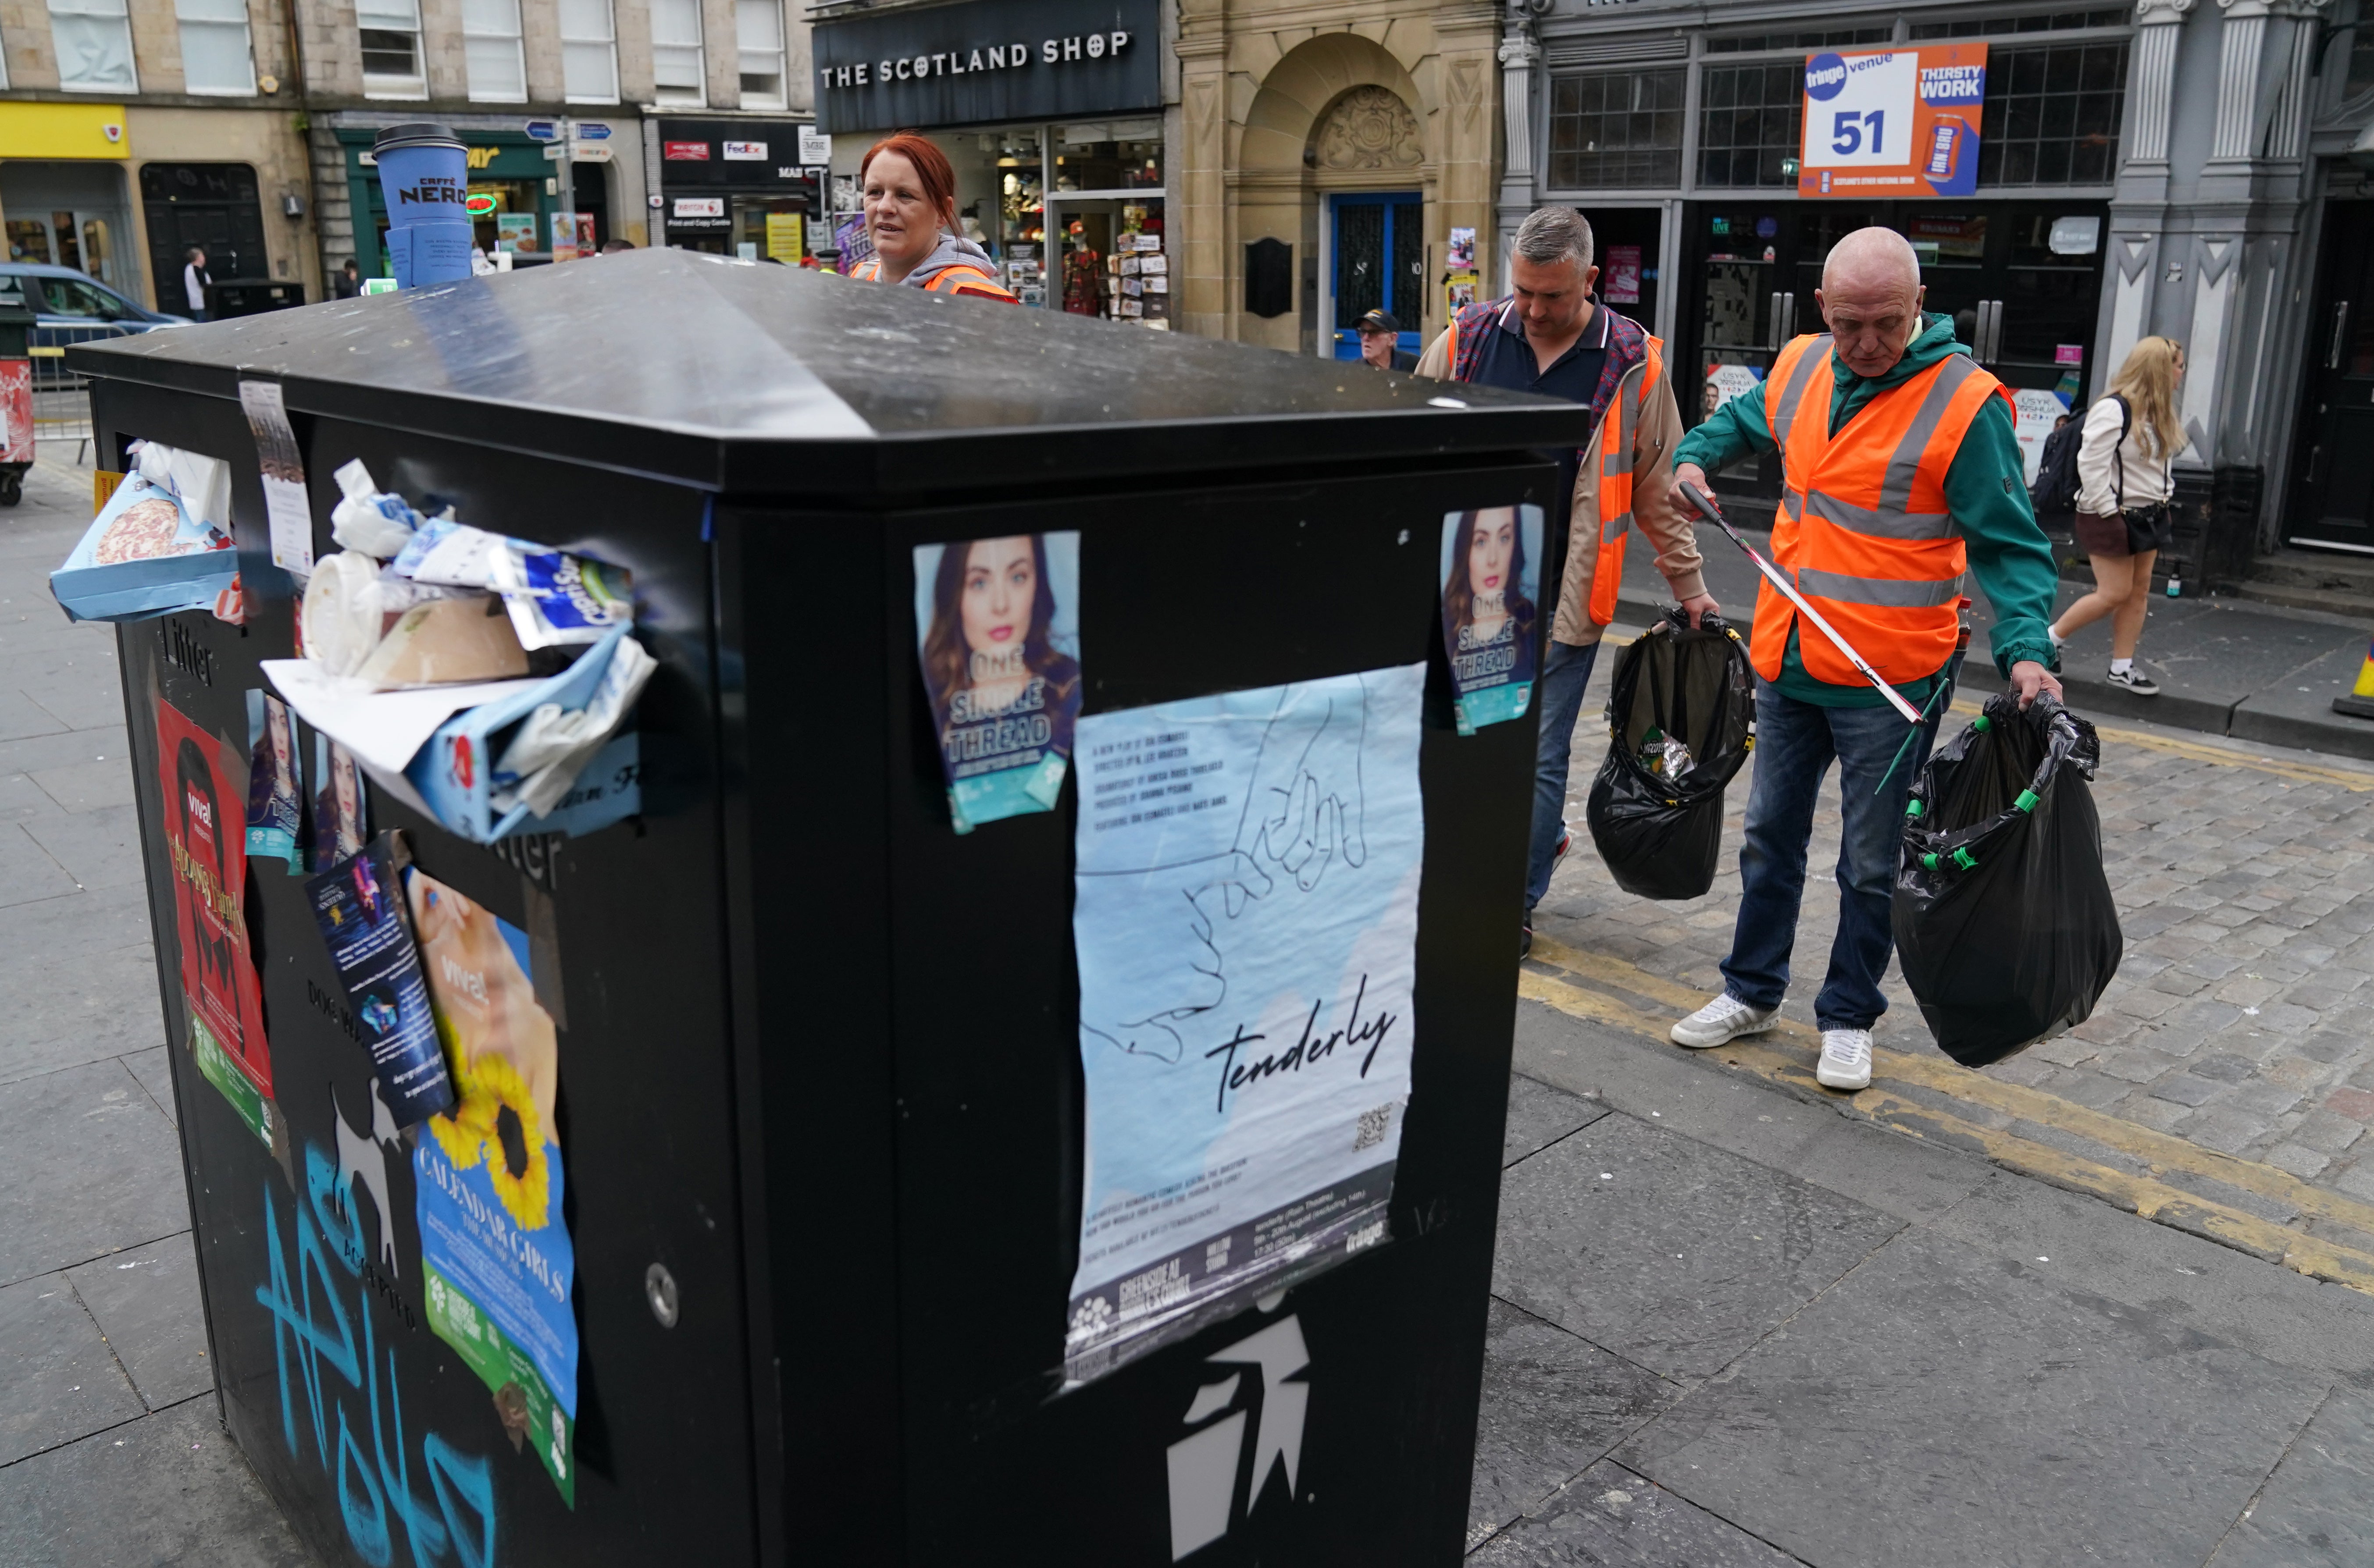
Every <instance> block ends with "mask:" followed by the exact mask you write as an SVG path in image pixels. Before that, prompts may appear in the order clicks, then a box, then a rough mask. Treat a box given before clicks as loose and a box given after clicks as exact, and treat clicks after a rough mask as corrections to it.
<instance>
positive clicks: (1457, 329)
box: [1451, 298, 1665, 626]
mask: <svg viewBox="0 0 2374 1568" xmlns="http://www.w3.org/2000/svg"><path fill="white" fill-rule="evenodd" d="M1515 308H1516V305H1515V301H1514V299H1513V298H1509V299H1492V300H1487V301H1484V302H1482V303H1480V304H1475V305H1463V306H1462V307H1460V308H1459V309H1458V310H1454V311H1452V312H1451V380H1454V381H1472V380H1475V370H1476V367H1477V366H1478V364H1479V363H1480V362H1481V357H1482V353H1483V345H1484V344H1485V343H1486V341H1487V339H1486V337H1485V333H1487V332H1491V331H1493V330H1495V329H1496V327H1498V325H1499V324H1500V323H1501V322H1504V321H1505V320H1506V319H1507V315H1508V312H1509V311H1510V310H1514V309H1515ZM1598 322H1599V331H1600V344H1601V345H1602V346H1603V347H1604V348H1605V350H1606V352H1607V356H1608V370H1607V372H1604V373H1615V372H1616V368H1617V367H1618V366H1620V365H1622V363H1623V360H1624V359H1625V358H1627V357H1629V352H1630V351H1631V350H1632V349H1633V348H1635V347H1637V348H1638V349H1639V353H1640V356H1641V357H1640V358H1639V360H1638V361H1636V362H1635V363H1633V364H1632V365H1630V366H1629V367H1627V368H1625V369H1622V370H1621V372H1620V374H1621V377H1622V380H1619V381H1618V382H1617V384H1616V394H1615V396H1614V397H1613V398H1611V399H1609V401H1608V408H1607V413H1606V414H1603V415H1600V417H1599V424H1598V426H1597V427H1596V428H1594V429H1593V430H1592V435H1591V445H1590V446H1588V447H1585V448H1583V449H1582V451H1581V453H1580V454H1578V455H1579V456H1580V458H1581V462H1585V463H1588V462H1591V461H1592V452H1593V451H1596V452H1597V453H1598V454H1599V456H1598V462H1599V548H1598V552H1597V558H1596V560H1595V561H1594V562H1593V563H1592V575H1591V623H1592V625H1593V626H1606V625H1607V624H1608V623H1610V622H1612V621H1613V620H1615V619H1616V593H1617V591H1619V590H1620V589H1622V588H1623V586H1624V546H1625V544H1627V543H1628V542H1629V541H1630V539H1631V536H1632V442H1633V435H1634V432H1635V431H1636V430H1637V428H1638V427H1639V423H1640V410H1641V409H1642V408H1644V407H1646V406H1647V405H1648V402H1649V394H1650V393H1651V392H1654V391H1656V390H1657V381H1658V379H1659V378H1660V377H1662V376H1663V375H1664V373H1665V345H1664V340H1663V339H1662V338H1658V337H1654V336H1651V334H1650V333H1645V332H1643V331H1641V329H1640V325H1639V322H1634V321H1632V320H1631V319H1630V318H1628V317H1625V316H1619V315H1617V314H1616V312H1615V311H1613V310H1608V309H1607V308H1606V307H1605V306H1604V305H1602V306H1600V307H1599V308H1598ZM1586 330H1588V329H1586ZM1605 384H1606V383H1605V382H1604V381H1603V382H1601V385H1602V386H1603V387H1604V386H1605ZM1609 415H1614V416H1615V418H1614V424H1615V426H1616V436H1615V441H1614V444H1613V445H1612V446H1611V445H1610V444H1609V437H1608V425H1609V423H1610V420H1609ZM1571 529H1572V525H1571V524H1570V523H1569V536H1571Z"/></svg>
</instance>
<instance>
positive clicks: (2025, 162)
mask: <svg viewBox="0 0 2374 1568" xmlns="http://www.w3.org/2000/svg"><path fill="white" fill-rule="evenodd" d="M2126 96H2127V46H2126V44H2125V43H2123V42H2119V43H2063V44H2057V45H2054V46H2052V47H2051V48H2047V49H1999V50H1995V51H1992V53H1990V55H1989V58H1988V60H1987V102H1986V116H1985V118H1984V119H1983V120H1982V121H1981V122H1980V129H1979V183H1980V184H1981V185H2107V184H2109V183H2110V181H2111V180H2112V179H2113V178H2115V177H2116V175H2117V173H2118V169H2119V111H2120V107H2121V104H2122V103H2124V101H2125V100H2126Z"/></svg>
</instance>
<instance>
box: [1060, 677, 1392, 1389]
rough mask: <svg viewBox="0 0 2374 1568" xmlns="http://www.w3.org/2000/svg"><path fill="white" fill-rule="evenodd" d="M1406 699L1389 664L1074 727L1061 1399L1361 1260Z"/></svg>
mask: <svg viewBox="0 0 2374 1568" xmlns="http://www.w3.org/2000/svg"><path fill="white" fill-rule="evenodd" d="M1425 685H1426V666H1425V665H1424V664H1411V665H1405V666H1402V667H1399V668H1393V669H1384V670H1373V671H1369V672H1368V673H1362V674H1353V675H1339V676H1334V677H1332V678H1329V679H1324V680H1316V681H1306V682H1300V683H1297V684H1295V685H1284V686H1269V687H1263V688H1262V689H1260V690H1255V691H1243V692H1230V693H1226V694H1223V695H1221V696H1208V697H1197V698H1193V699H1191V700H1186V701H1181V702H1172V703H1164V704H1160V705H1158V706H1156V707H1151V708H1133V709H1127V710H1124V711H1122V712H1118V713H1103V714H1097V715H1094V716H1092V717H1089V718H1087V719H1083V720H1080V726H1079V741H1080V750H1079V761H1080V808H1079V823H1078V827H1077V831H1076V835H1075V845H1076V873H1075V876H1076V902H1075V912H1074V917H1073V940H1074V942H1075V946H1076V948H1077V951H1078V955H1079V970H1080V1055H1081V1061H1082V1066H1083V1068H1084V1070H1085V1072H1086V1079H1087V1158H1086V1163H1085V1164H1086V1168H1085V1172H1084V1180H1083V1191H1082V1202H1081V1226H1080V1257H1079V1267H1078V1271H1077V1273H1076V1274H1075V1277H1074V1279H1073V1282H1072V1293H1071V1304H1070V1313H1071V1316H1070V1323H1069V1328H1068V1332H1067V1334H1066V1338H1065V1353H1066V1360H1067V1365H1068V1370H1069V1372H1070V1374H1071V1375H1072V1376H1074V1377H1075V1378H1081V1379H1086V1378H1088V1377H1093V1376H1096V1375H1099V1374H1100V1373H1102V1372H1104V1371H1107V1370H1110V1369H1111V1367H1112V1366H1114V1365H1118V1364H1120V1363H1122V1361H1125V1360H1127V1359H1129V1358H1130V1357H1131V1356H1133V1355H1135V1354H1138V1353H1140V1352H1143V1351H1145V1350H1148V1349H1151V1348H1153V1347H1154V1346H1155V1345H1158V1344H1160V1343H1163V1342H1165V1341H1167V1340H1170V1339H1173V1338H1176V1337H1178V1336H1180V1335H1183V1334H1186V1333H1190V1332H1193V1330H1194V1329H1195V1328H1198V1327H1200V1326H1201V1325H1202V1324H1203V1323H1205V1322H1207V1321H1210V1320H1212V1319H1213V1318H1215V1317H1216V1316H1222V1315H1225V1314H1227V1313H1229V1312H1233V1311H1236V1310H1238V1309H1239V1308H1240V1306H1241V1305H1242V1304H1243V1303H1244V1302H1245V1301H1247V1300H1248V1299H1251V1298H1252V1297H1255V1296H1259V1295H1263V1294H1266V1293H1269V1292H1272V1291H1275V1290H1278V1289H1281V1288H1283V1287H1284V1286H1286V1285H1287V1284H1290V1283H1292V1282H1293V1281H1295V1280H1297V1279H1299V1278H1302V1277H1304V1276H1306V1275H1308V1274H1310V1273H1313V1272H1316V1271H1318V1270H1322V1269H1324V1268H1328V1267H1332V1266H1333V1265H1334V1264H1335V1263H1338V1262H1341V1261H1342V1260H1344V1259H1345V1258H1347V1257H1350V1256H1351V1255H1352V1254H1354V1253H1356V1252H1357V1251H1359V1250H1361V1249H1362V1248H1364V1247H1367V1246H1375V1245H1378V1244H1380V1243H1381V1242H1382V1241H1383V1240H1384V1238H1385V1234H1386V1227H1385V1211H1386V1206H1387V1204H1388V1203H1389V1202H1390V1200H1391V1199H1392V1196H1393V1166H1394V1163H1395V1161H1396V1159H1397V1158H1398V1156H1399V1152H1400V1148H1401V1129H1402V1114H1403V1111H1404V1107H1405V1106H1406V1104H1407V1102H1408V1098H1409V1087H1410V1047H1411V1042H1412V1040H1413V1038H1414V1034H1415V1027H1416V1025H1415V1017H1414V1011H1415V1009H1414V1000H1413V990H1414V987H1415V983H1416V942H1417V896H1418V878H1419V872H1420V866H1421V862H1422V861H1423V860H1424V856H1425V847H1426V844H1425V819H1424V814H1423V811H1422V808H1421V804H1420V801H1419V793H1418V730H1419V725H1418V714H1419V703H1420V697H1421V695H1422V693H1423V692H1424V689H1425Z"/></svg>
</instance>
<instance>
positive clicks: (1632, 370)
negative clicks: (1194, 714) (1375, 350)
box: [1417, 207, 1717, 957]
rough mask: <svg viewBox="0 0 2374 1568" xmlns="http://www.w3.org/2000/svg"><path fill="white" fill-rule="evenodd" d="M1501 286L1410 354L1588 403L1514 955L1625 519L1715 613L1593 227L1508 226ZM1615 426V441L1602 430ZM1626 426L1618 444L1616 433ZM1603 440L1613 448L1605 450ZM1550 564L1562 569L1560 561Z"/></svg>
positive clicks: (1553, 556) (1569, 219) (1454, 373)
mask: <svg viewBox="0 0 2374 1568" xmlns="http://www.w3.org/2000/svg"><path fill="white" fill-rule="evenodd" d="M1509 278H1510V283H1511V284H1512V285H1513V286H1514V287H1513V291H1512V292H1511V293H1510V295H1509V297H1508V298H1505V299H1493V300H1487V301H1484V302H1481V303H1477V304H1474V305H1463V306H1461V307H1460V308H1459V310H1456V311H1455V312H1453V313H1452V315H1451V325H1450V326H1449V327H1448V328H1446V329H1445V330H1444V331H1443V333H1442V335H1440V337H1438V338H1436V339H1435V340H1434V342H1433V343H1432V344H1430V345H1428V348H1427V351H1426V356H1425V357H1424V358H1422V359H1420V360H1419V361H1418V367H1417V373H1418V374H1419V375H1421V376H1431V377H1433V378H1434V379H1435V380H1454V381H1473V382H1478V383H1480V384H1482V385H1485V386H1493V387H1508V388H1510V389H1511V390H1512V391H1516V392H1536V393H1540V394H1542V395H1544V396H1548V397H1561V398H1565V399H1567V400H1569V402H1573V403H1580V404H1586V405H1587V406H1588V407H1589V409H1590V411H1591V432H1590V436H1589V439H1588V440H1587V441H1586V443H1585V444H1584V445H1582V446H1581V447H1577V448H1561V449H1560V450H1559V451H1557V452H1556V453H1555V454H1553V455H1554V456H1556V458H1557V464H1558V481H1557V486H1555V487H1554V488H1553V489H1552V490H1551V492H1550V495H1549V503H1550V504H1549V505H1548V506H1547V507H1545V509H1544V510H1545V513H1546V514H1547V516H1546V521H1547V522H1548V525H1549V526H1548V528H1547V530H1546V531H1545V533H1544V535H1543V539H1544V544H1545V554H1546V555H1547V556H1549V561H1548V563H1547V569H1546V570H1545V573H1544V574H1543V580H1544V581H1545V583H1551V584H1555V585H1556V587H1555V590H1554V591H1553V595H1552V600H1551V603H1553V604H1554V605H1555V606H1556V615H1555V618H1554V619H1553V621H1552V622H1551V626H1550V642H1549V647H1548V648H1546V649H1544V650H1543V655H1542V676H1541V682H1540V685H1539V686H1538V687H1537V690H1538V691H1539V694H1540V700H1541V705H1542V708H1541V721H1542V728H1541V740H1540V742H1539V750H1538V751H1537V752H1536V753H1535V755H1534V836H1533V845H1532V852H1531V854H1530V855H1529V856H1528V858H1527V862H1526V867H1525V916H1524V920H1523V923H1522V930H1520V933H1519V936H1518V942H1517V953H1518V956H1519V957H1522V956H1523V955H1524V954H1527V953H1530V952H1532V951H1533V946H1534V906H1535V905H1536V904H1539V903H1540V902H1541V900H1542V895H1544V894H1545V893H1546V892H1547V891H1548V890H1549V885H1550V872H1553V871H1555V870H1556V869H1557V863H1558V861H1559V860H1560V859H1561V858H1563V857H1564V856H1565V854H1566V852H1567V848H1568V846H1569V844H1570V843H1571V842H1572V837H1571V836H1570V835H1569V833H1568V831H1567V825H1566V787H1567V775H1568V770H1569V764H1570V762H1571V760H1572V757H1573V755H1574V726H1575V720H1577V719H1578V718H1579V717H1580V716H1581V713H1582V693H1583V687H1584V686H1585V685H1588V684H1589V683H1590V681H1591V666H1592V661H1593V659H1595V658H1596V657H1597V655H1598V652H1599V636H1600V633H1601V632H1602V631H1603V630H1604V629H1605V628H1606V626H1607V624H1608V622H1610V621H1612V620H1614V619H1615V618H1616V588H1617V587H1618V585H1619V584H1620V583H1621V582H1622V580H1623V577H1624V547H1625V545H1626V544H1628V543H1629V540H1630V535H1631V532H1632V525H1633V523H1634V522H1636V521H1637V522H1639V525H1640V530H1641V532H1644V533H1646V534H1647V535H1648V536H1649V543H1650V544H1651V547H1652V548H1653V549H1655V551H1656V552H1657V569H1658V570H1659V571H1660V572H1662V573H1663V574H1664V578H1665V581H1666V584H1667V586H1668V587H1669V589H1670V591H1672V593H1673V596H1674V598H1675V601H1676V602H1678V603H1680V604H1681V606H1682V608H1683V609H1684V610H1685V611H1686V612H1687V613H1688V614H1689V617H1690V624H1691V625H1692V626H1696V625H1698V617H1699V616H1700V615H1705V614H1714V613H1715V612H1716V609H1717V606H1716V604H1715V602H1714V601H1713V600H1712V599H1711V598H1710V597H1708V595H1707V591H1706V581H1705V579H1704V578H1703V577H1701V576H1700V575H1699V565H1700V562H1699V558H1698V541H1697V535H1696V533H1695V532H1694V530H1693V528H1692V525H1691V524H1690V523H1689V522H1688V521H1686V514H1684V513H1677V512H1676V511H1675V509H1674V508H1673V506H1672V504H1671V502H1670V500H1669V498H1668V496H1667V491H1668V489H1669V487H1670V486H1669V476H1668V474H1667V464H1668V463H1670V462H1672V461H1673V453H1674V446H1675V442H1676V441H1678V440H1680V439H1681V435H1682V415H1681V411H1680V410H1679V409H1678V408H1676V407H1675V405H1674V389H1673V386H1672V383H1671V382H1669V381H1668V380H1666V377H1665V369H1664V348H1663V345H1662V344H1660V343H1659V342H1658V341H1657V340H1656V339H1655V338H1653V337H1651V336H1650V335H1649V333H1647V331H1646V330H1644V329H1643V328H1642V327H1641V326H1640V324H1639V322H1634V321H1630V320H1628V319H1627V318H1625V317H1623V316H1619V315H1617V314H1616V312H1615V311H1613V310H1609V309H1608V308H1607V307H1606V306H1605V305H1603V304H1599V303H1597V302H1596V301H1594V300H1593V299H1592V297H1591V289H1592V284H1594V283H1596V282H1597V281H1598V280H1599V268H1598V267H1597V266H1595V265H1593V264H1592V235H1591V224H1590V223H1589V222H1588V221H1587V220H1586V219H1585V218H1584V217H1583V216H1582V215H1581V213H1579V212H1577V211H1575V210H1574V209H1573V208H1572V207H1543V208H1542V209H1541V210H1539V211H1538V212H1535V213H1534V215H1533V216H1530V217H1528V218H1526V219H1525V221H1524V222H1523V224H1522V225H1521V226H1519V228H1518V229H1517V237H1516V241H1515V244H1514V245H1513V246H1512V248H1511V253H1510V258H1509ZM1611 428H1613V429H1614V430H1616V433H1617V434H1616V439H1614V440H1613V441H1611V440H1610V439H1608V436H1607V432H1608V431H1609V430H1610V429H1611ZM1626 431H1629V432H1630V434H1631V438H1632V439H1631V442H1630V445H1629V446H1627V445H1626V444H1625V442H1624V440H1623V439H1622V438H1623V434H1624V432H1626ZM1611 449H1612V450H1611ZM1561 559H1562V560H1563V566H1561V564H1560V563H1561Z"/></svg>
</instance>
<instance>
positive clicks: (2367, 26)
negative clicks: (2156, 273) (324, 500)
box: [0, 4, 2374, 98]
mask: <svg viewBox="0 0 2374 1568" xmlns="http://www.w3.org/2000/svg"><path fill="white" fill-rule="evenodd" d="M2360 9H2361V11H2362V10H2363V9H2364V7H2363V6H2362V4H2361V6H2360ZM5 85H6V84H5V83H0V86H5ZM2369 90H2374V16H2367V17H2366V18H2364V19H2363V20H2361V21H2360V22H2359V23H2358V24H2357V26H2356V27H2355V28H2353V29H2351V30H2350V34H2349V75H2348V76H2346V77H2345V79H2344V80H2343V82H2342V86H2341V96H2342V97H2344V98H2356V96H2357V95H2358V94H2360V93H2362V92H2367V91H2369Z"/></svg>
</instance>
